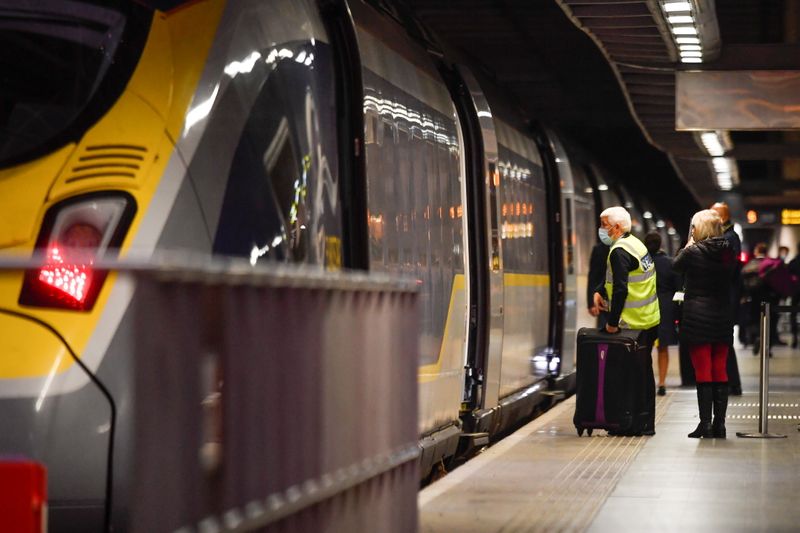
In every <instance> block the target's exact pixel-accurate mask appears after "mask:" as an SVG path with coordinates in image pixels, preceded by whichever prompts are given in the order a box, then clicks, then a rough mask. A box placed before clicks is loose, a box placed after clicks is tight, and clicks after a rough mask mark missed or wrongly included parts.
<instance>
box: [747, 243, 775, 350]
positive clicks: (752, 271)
mask: <svg viewBox="0 0 800 533" xmlns="http://www.w3.org/2000/svg"><path fill="white" fill-rule="evenodd" d="M766 259H767V243H764V242H759V243H758V244H756V245H755V247H754V248H753V257H752V258H750V261H748V262H747V264H746V265H744V267H743V268H742V273H741V276H742V291H743V294H744V299H745V300H746V301H747V303H746V304H745V305H746V306H747V310H746V313H745V315H746V319H745V322H744V324H743V325H744V328H745V340H746V341H747V343H748V344H752V345H753V355H757V354H758V349H759V340H758V338H759V336H760V332H759V327H760V317H761V302H762V301H766V302H769V303H770V304H772V306H771V307H772V309H775V306H776V305H777V303H778V298H777V295H776V294H775V293H774V291H772V289H770V287H769V286H768V285H767V284H766V283H765V282H764V278H763V277H762V276H760V275H759V272H760V270H761V263H763V262H764V261H765V260H766ZM775 322H777V315H776V314H774V313H772V312H771V313H770V326H773V325H774V324H775ZM770 329H772V327H771V328H770ZM772 333H777V332H776V331H775V332H773V331H770V334H772ZM776 338H777V335H775V336H774V337H773V340H775V339H776ZM778 340H779V339H778Z"/></svg>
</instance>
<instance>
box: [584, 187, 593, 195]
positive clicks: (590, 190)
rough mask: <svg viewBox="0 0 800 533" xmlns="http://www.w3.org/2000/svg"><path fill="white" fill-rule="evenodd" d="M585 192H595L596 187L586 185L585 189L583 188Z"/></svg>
mask: <svg viewBox="0 0 800 533" xmlns="http://www.w3.org/2000/svg"><path fill="white" fill-rule="evenodd" d="M583 192H585V193H586V194H592V193H593V192H594V189H592V188H591V187H586V188H585V189H583Z"/></svg>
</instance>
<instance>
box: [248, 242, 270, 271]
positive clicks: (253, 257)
mask: <svg viewBox="0 0 800 533" xmlns="http://www.w3.org/2000/svg"><path fill="white" fill-rule="evenodd" d="M267 252H269V244H267V245H265V246H264V247H263V248H259V247H258V246H255V245H253V249H252V250H250V265H252V266H256V263H257V262H258V258H259V257H264V256H265V255H266V254H267Z"/></svg>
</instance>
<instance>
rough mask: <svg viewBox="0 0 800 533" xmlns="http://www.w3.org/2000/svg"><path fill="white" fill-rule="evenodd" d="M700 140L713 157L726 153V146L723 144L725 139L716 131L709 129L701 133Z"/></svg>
mask: <svg viewBox="0 0 800 533" xmlns="http://www.w3.org/2000/svg"><path fill="white" fill-rule="evenodd" d="M700 142H702V143H703V146H704V147H705V149H706V152H708V155H710V156H712V157H719V156H723V155H725V147H724V146H723V145H722V143H723V141H722V139H721V138H720V136H719V134H718V133H717V132H716V131H707V132H705V133H701V134H700Z"/></svg>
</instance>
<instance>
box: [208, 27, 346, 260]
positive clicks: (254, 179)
mask: <svg viewBox="0 0 800 533" xmlns="http://www.w3.org/2000/svg"><path fill="white" fill-rule="evenodd" d="M327 46H328V45H326V44H324V43H322V42H321V41H316V43H315V44H311V43H305V44H301V45H297V44H295V45H294V48H293V49H292V50H289V49H288V48H282V50H287V51H289V52H292V54H293V57H294V59H292V57H289V53H287V52H284V53H283V55H285V56H287V57H285V58H284V59H283V60H277V61H276V62H275V64H274V65H273V66H271V67H269V66H264V67H262V68H263V69H264V70H265V72H263V73H262V75H264V76H265V77H266V79H265V81H264V83H263V85H262V87H261V89H260V91H259V92H258V95H257V96H256V97H255V100H254V101H253V102H252V107H251V108H250V110H249V112H248V113H247V115H246V122H245V124H244V127H243V129H242V132H241V135H240V138H239V141H238V144H237V146H236V150H235V152H234V156H233V161H232V162H231V166H230V171H229V176H228V179H227V183H226V186H225V193H224V197H223V199H222V205H221V209H220V216H219V222H218V224H217V227H216V232H215V235H214V253H217V254H223V255H233V256H244V257H248V258H249V259H250V262H251V264H254V265H255V264H256V263H257V262H259V261H262V260H268V261H291V262H305V263H312V264H323V263H324V262H325V261H327V259H328V258H329V257H332V255H331V254H330V253H328V252H329V251H328V250H327V249H326V246H328V243H329V240H330V239H328V237H327V236H328V235H338V234H339V233H340V232H341V221H340V220H339V218H338V213H337V212H336V205H337V202H336V198H335V196H336V195H337V194H338V187H337V186H336V184H335V180H334V179H333V175H332V174H331V169H334V171H335V169H336V168H337V156H336V144H335V143H336V128H335V127H333V125H334V124H335V120H336V114H335V99H334V98H333V94H332V93H331V89H332V87H334V83H333V79H332V76H333V74H332V70H331V64H330V61H331V59H330V50H329V49H327V48H326V47H327ZM268 54H269V52H267V53H265V54H262V55H266V56H267V57H269V55H268ZM297 57H303V58H313V68H310V66H311V64H312V63H311V62H309V61H297V59H296V58H297ZM253 72H254V73H255V75H258V72H256V71H255V69H254V71H253ZM251 84H252V80H247V79H243V80H242V81H241V83H240V82H239V79H238V78H235V79H234V80H233V81H232V83H231V85H232V87H229V88H228V90H227V91H226V92H227V94H226V95H225V96H223V98H226V97H227V98H228V100H227V101H226V105H231V106H238V107H241V106H242V105H243V104H242V102H243V101H246V98H247V97H246V95H247V94H248V91H249V87H252V85H251ZM220 108H221V109H224V107H223V104H221V105H220ZM238 112H239V113H241V110H238ZM328 266H331V267H335V266H338V265H328Z"/></svg>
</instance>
